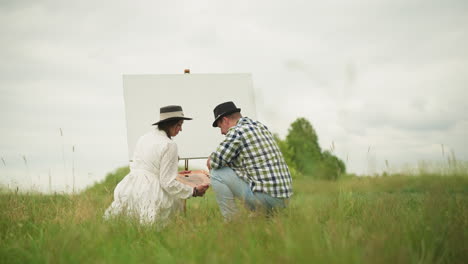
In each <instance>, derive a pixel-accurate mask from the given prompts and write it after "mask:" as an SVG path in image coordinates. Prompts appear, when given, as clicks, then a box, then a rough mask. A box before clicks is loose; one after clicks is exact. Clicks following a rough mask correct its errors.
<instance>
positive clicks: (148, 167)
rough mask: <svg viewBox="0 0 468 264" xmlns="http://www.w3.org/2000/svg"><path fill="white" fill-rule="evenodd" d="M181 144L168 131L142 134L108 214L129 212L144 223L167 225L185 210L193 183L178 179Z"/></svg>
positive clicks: (106, 214)
mask: <svg viewBox="0 0 468 264" xmlns="http://www.w3.org/2000/svg"><path fill="white" fill-rule="evenodd" d="M177 171H178V154H177V145H176V143H175V142H174V141H172V140H171V139H169V138H168V137H167V136H166V133H165V132H164V131H160V130H159V129H157V128H155V130H154V131H151V132H149V133H147V134H145V135H143V136H142V137H140V138H139V140H138V142H137V145H136V148H135V152H134V155H133V162H131V163H130V173H129V174H128V175H127V176H125V178H123V179H122V181H121V182H119V184H118V185H117V187H116V188H115V190H114V201H113V202H112V204H111V205H110V207H109V208H108V209H107V210H106V212H105V214H104V217H105V218H106V219H108V218H109V217H111V216H113V215H118V214H126V215H131V216H134V217H137V218H138V219H139V220H140V222H141V223H153V222H158V223H159V224H163V225H165V224H166V223H167V221H168V219H169V218H170V216H171V215H173V214H174V213H177V212H181V211H182V210H183V199H187V198H189V197H191V196H192V193H193V189H192V187H190V186H188V185H185V184H183V183H180V182H178V181H177V180H176V176H177Z"/></svg>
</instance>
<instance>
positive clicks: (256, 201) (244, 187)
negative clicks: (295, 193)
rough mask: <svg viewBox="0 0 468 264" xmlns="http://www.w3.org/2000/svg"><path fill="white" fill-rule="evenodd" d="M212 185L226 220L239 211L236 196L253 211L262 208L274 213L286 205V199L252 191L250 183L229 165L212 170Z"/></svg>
mask: <svg viewBox="0 0 468 264" xmlns="http://www.w3.org/2000/svg"><path fill="white" fill-rule="evenodd" d="M211 186H212V187H213V190H214V191H215V193H216V201H217V202H218V205H219V209H220V210H221V214H222V215H223V216H224V218H225V219H226V220H229V219H231V218H232V217H233V216H234V215H235V214H236V213H237V211H238V208H237V205H236V203H235V198H238V199H241V200H242V201H244V203H245V205H246V206H247V208H249V209H250V210H252V211H256V210H259V209H260V210H264V211H266V212H267V213H272V212H273V210H274V209H275V208H285V207H286V203H285V200H286V199H283V198H276V197H272V196H270V195H269V194H266V193H262V192H252V190H251V189H250V186H249V184H248V183H246V182H245V181H244V180H242V179H241V178H239V176H237V174H236V172H235V171H234V170H232V169H231V168H229V167H223V168H221V169H212V170H211Z"/></svg>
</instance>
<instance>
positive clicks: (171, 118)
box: [152, 116, 192, 126]
mask: <svg viewBox="0 0 468 264" xmlns="http://www.w3.org/2000/svg"><path fill="white" fill-rule="evenodd" d="M172 120H192V118H190V117H179V116H178V117H169V118H166V119H163V120H159V121H158V122H156V123H154V124H152V126H155V125H158V124H160V123H162V122H167V121H172Z"/></svg>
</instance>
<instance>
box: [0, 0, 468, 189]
mask: <svg viewBox="0 0 468 264" xmlns="http://www.w3.org/2000/svg"><path fill="white" fill-rule="evenodd" d="M0 38H1V41H0V120H1V122H2V125H1V128H0V129H1V130H0V156H1V158H2V160H1V161H0V174H1V179H0V183H3V184H10V185H14V184H20V185H27V184H31V183H32V184H35V185H40V186H42V187H44V186H45V185H48V184H49V183H48V178H49V175H51V179H52V183H51V185H52V187H53V188H55V189H60V188H62V187H61V186H64V185H69V186H70V185H71V176H72V174H73V173H72V170H73V169H74V170H75V171H74V174H75V175H76V178H77V186H84V185H86V184H89V183H90V182H92V181H95V180H100V179H102V178H104V176H105V174H106V173H107V172H111V171H113V170H114V169H115V168H117V167H120V166H124V165H126V164H127V142H126V140H127V139H126V126H125V110H124V100H123V89H122V74H179V73H182V72H183V69H185V68H190V69H191V71H192V73H238V72H240V73H251V74H252V78H253V86H254V89H255V94H256V101H257V111H258V113H257V117H258V118H259V119H260V121H262V122H263V123H265V124H266V125H267V126H269V127H270V129H271V130H272V131H273V132H275V133H278V134H279V135H280V136H281V137H285V135H286V134H287V130H288V127H289V125H290V124H291V122H293V121H294V120H295V119H296V118H298V117H305V118H307V119H308V120H309V121H310V122H311V123H312V125H313V126H314V128H315V129H316V131H317V133H318V135H319V141H320V145H321V147H322V148H323V149H328V148H330V146H331V144H332V142H334V145H335V153H336V154H337V155H338V156H339V157H340V158H342V159H343V160H344V161H346V163H347V166H348V170H349V171H350V172H355V173H373V172H375V171H381V170H382V169H384V168H385V166H386V165H385V160H388V163H389V164H390V166H391V167H394V168H397V167H400V166H403V165H404V164H406V163H407V164H417V163H418V161H421V160H429V161H440V160H442V158H443V156H442V145H441V144H443V146H444V152H449V151H450V150H453V152H454V153H455V154H456V156H457V158H459V159H462V160H467V159H468V143H467V140H466V137H467V132H466V131H468V111H467V110H468V109H467V103H466V98H468V89H467V88H468V87H467V83H468V49H467V47H468V2H467V1H462V0H459V1H451V0H447V1H435V0H429V1H428V0H425V1H422V0H417V1H412V0H410V1H408V0H391V1H390V0H388V1H387V0H385V1H375V0H365V1H320V2H317V1H296V0H290V1H271V0H269V1H203V0H200V1H115V0H113V1H87V0H85V1H4V0H0ZM220 92H226V93H230V92H233V91H220ZM156 114H157V113H155V118H156V116H157V115H156ZM207 129H210V128H209V127H207ZM60 130H62V134H61V132H60ZM184 133H189V131H184ZM73 146H74V147H75V151H74V152H73V151H72V149H73ZM42 187H40V188H42ZM44 188H45V187H44Z"/></svg>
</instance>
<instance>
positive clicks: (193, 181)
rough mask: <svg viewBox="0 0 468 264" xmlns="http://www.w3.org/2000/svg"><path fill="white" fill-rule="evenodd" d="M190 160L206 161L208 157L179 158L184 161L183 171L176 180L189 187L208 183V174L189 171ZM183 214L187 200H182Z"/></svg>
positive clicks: (201, 171) (185, 210)
mask: <svg viewBox="0 0 468 264" xmlns="http://www.w3.org/2000/svg"><path fill="white" fill-rule="evenodd" d="M191 159H208V157H193V158H179V161H180V160H184V171H181V172H179V173H178V175H177V180H178V181H179V182H182V183H184V184H187V185H189V186H191V187H196V186H197V185H198V184H200V183H209V177H210V175H209V173H208V172H206V171H203V170H197V171H189V160H191ZM183 206H184V214H185V213H186V212H187V200H184V205H183Z"/></svg>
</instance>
